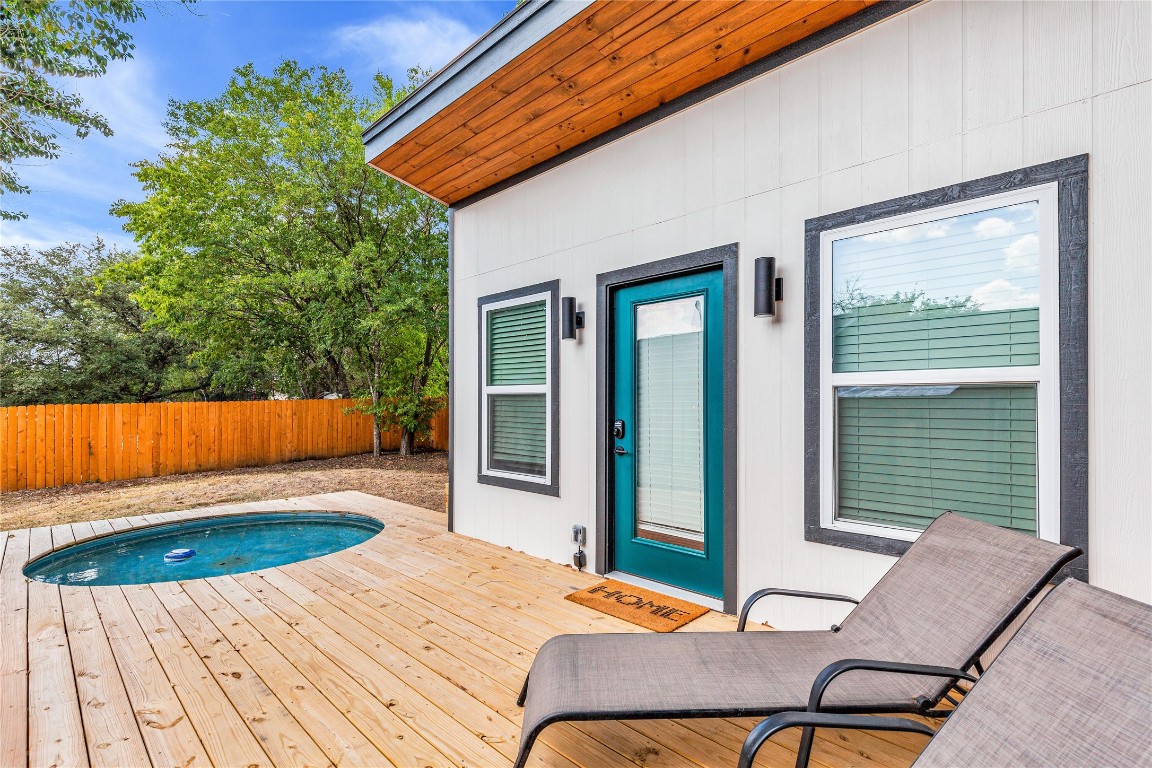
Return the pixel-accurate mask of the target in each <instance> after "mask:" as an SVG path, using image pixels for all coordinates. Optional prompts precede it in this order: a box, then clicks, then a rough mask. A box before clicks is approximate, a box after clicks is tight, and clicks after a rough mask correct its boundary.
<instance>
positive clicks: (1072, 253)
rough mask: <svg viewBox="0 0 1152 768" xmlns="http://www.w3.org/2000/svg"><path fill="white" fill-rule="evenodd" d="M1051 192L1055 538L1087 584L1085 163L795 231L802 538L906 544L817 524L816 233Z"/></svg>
mask: <svg viewBox="0 0 1152 768" xmlns="http://www.w3.org/2000/svg"><path fill="white" fill-rule="evenodd" d="M1053 182H1055V183H1056V184H1057V200H1058V202H1057V206H1058V210H1057V221H1058V230H1059V242H1058V244H1057V249H1058V253H1057V262H1058V272H1059V278H1058V279H1059V289H1058V290H1059V307H1058V312H1059V318H1058V323H1057V326H1058V328H1059V335H1060V338H1059V342H1058V345H1059V349H1060V365H1059V372H1058V375H1059V377H1060V424H1059V431H1060V459H1059V467H1060V540H1061V543H1063V544H1067V545H1070V546H1075V547H1079V548H1080V549H1081V550H1083V552H1084V554H1083V555H1082V556H1081V557H1079V558H1077V559H1076V560H1075V561H1074V562H1073V563H1072V564H1071V565H1069V566H1068V568H1067V569H1066V570H1065V573H1066V574H1067V575H1070V576H1073V577H1075V578H1078V579H1081V580H1083V581H1087V580H1088V155H1086V154H1084V155H1077V156H1074V157H1068V158H1064V159H1062V160H1055V161H1052V162H1048V163H1041V164H1039V165H1033V166H1029V167H1027V168H1021V169H1019V170H1015V171H1009V172H1007V173H1001V174H997V175H994V176H987V177H984V178H981V179H976V180H974V181H966V182H962V183H960V184H954V185H951V186H947V187H939V188H937V189H933V190H930V191H928V192H922V193H918V194H913V195H906V196H904V197H898V198H894V199H892V200H886V201H884V202H880V203H873V204H870V205H864V206H860V207H858V208H852V209H849V210H846V211H840V212H837V213H832V214H828V215H826V216H819V217H816V218H812V219H808V220H807V221H806V222H805V228H804V421H805V430H804V538H805V540H807V541H811V542H815V543H819V544H828V545H831V546H838V547H847V548H849V549H858V550H863V551H866V552H875V553H879V554H884V555H892V556H899V555H902V554H904V552H905V551H907V549H908V547H909V546H911V542H908V541H903V540H899V539H891V538H887V537H884V536H873V535H868V534H862V533H852V532H848V531H841V530H834V529H830V528H825V527H823V526H822V525H821V518H820V508H821V496H820V494H821V477H820V472H821V466H820V420H821V418H822V413H821V408H820V394H821V392H820V387H821V382H820V358H821V349H820V321H821V312H822V311H823V304H822V301H821V299H822V297H821V295H820V268H821V264H820V235H821V233H822V232H824V231H826V230H831V229H839V228H841V227H846V226H849V225H853V224H863V223H867V222H871V221H877V220H880V219H886V218H889V217H892V216H897V215H901V214H907V213H914V212H919V211H924V210H928V209H931V208H936V207H939V206H943V205H948V204H951V203H957V202H961V201H967V200H974V199H977V198H981V197H988V196H990V195H996V194H1000V193H1002V192H1009V191H1013V190H1019V189H1024V188H1027V187H1033V186H1038V185H1041V184H1050V183H1053Z"/></svg>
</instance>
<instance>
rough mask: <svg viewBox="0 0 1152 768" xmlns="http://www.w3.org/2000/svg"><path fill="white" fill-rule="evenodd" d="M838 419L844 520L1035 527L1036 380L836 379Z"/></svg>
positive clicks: (915, 526)
mask: <svg viewBox="0 0 1152 768" xmlns="http://www.w3.org/2000/svg"><path fill="white" fill-rule="evenodd" d="M836 418H837V422H838V423H837V446H836V449H837V457H836V461H837V464H836V471H837V474H838V481H839V482H838V486H839V490H838V497H837V505H836V506H837V510H836V513H837V518H838V519H842V520H853V521H859V522H865V523H878V524H882V525H892V526H896V527H900V528H912V529H923V528H925V527H926V526H927V525H928V524H929V523H931V522H932V521H933V520H935V519H936V518H937V517H938V516H939V515H941V514H942V513H944V512H946V511H952V512H957V513H961V514H964V515H968V516H970V517H974V518H976V519H978V520H984V521H986V522H990V523H994V524H996V525H1000V526H1004V527H1007V528H1013V529H1016V530H1019V531H1025V532H1028V533H1031V534H1035V533H1036V386H1035V385H1033V384H1026V385H969V386H951V385H950V386H892V387H838V388H837V389H836Z"/></svg>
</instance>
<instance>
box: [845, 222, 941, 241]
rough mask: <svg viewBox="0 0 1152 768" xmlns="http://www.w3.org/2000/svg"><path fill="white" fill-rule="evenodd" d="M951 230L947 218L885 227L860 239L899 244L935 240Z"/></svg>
mask: <svg viewBox="0 0 1152 768" xmlns="http://www.w3.org/2000/svg"><path fill="white" fill-rule="evenodd" d="M951 230H952V222H951V221H950V220H948V219H942V220H940V221H929V222H925V223H924V224H914V225H912V226H910V227H896V228H895V229H886V230H884V231H883V232H873V233H872V234H869V235H864V236H862V237H861V238H860V239H861V240H863V241H864V242H866V243H885V244H891V245H900V244H903V243H911V242H913V241H915V240H935V239H937V238H940V237H947V236H948V233H949V232H950V231H951Z"/></svg>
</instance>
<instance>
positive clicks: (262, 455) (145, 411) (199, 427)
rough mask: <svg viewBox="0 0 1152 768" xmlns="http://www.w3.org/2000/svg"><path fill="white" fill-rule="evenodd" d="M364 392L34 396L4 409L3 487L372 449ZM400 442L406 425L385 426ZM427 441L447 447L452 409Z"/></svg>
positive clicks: (395, 443) (390, 444) (387, 441)
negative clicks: (326, 395)
mask: <svg viewBox="0 0 1152 768" xmlns="http://www.w3.org/2000/svg"><path fill="white" fill-rule="evenodd" d="M355 404H356V401H354V400H249V401H240V402H226V403H124V404H115V405H106V404H102V405H28V406H16V407H10V408H0V491H3V492H7V491H18V490H23V489H25V488H50V487H53V486H57V485H70V484H72V483H87V482H106V481H109V480H131V479H133V478H137V477H155V476H158V475H175V474H180V473H182V472H204V471H208V470H213V469H232V468H235V467H255V466H263V465H265V464H279V463H281V462H285V461H298V460H301V459H323V458H333V457H337V456H351V455H355V454H359V453H367V452H369V451H371V450H372V417H371V416H367V415H365V414H362V413H357V412H349V409H350V408H352V407H353V406H354V405H355ZM381 442H382V447H383V448H384V450H389V451H394V450H397V449H399V447H400V430H399V429H392V430H389V431H385V432H384V433H383V434H382V435H381ZM419 445H420V446H422V447H427V448H435V449H439V450H447V448H448V411H447V409H444V410H441V411H440V412H439V413H437V414H436V416H435V417H434V418H433V420H432V432H431V434H430V435H429V436H428V437H427V438H425V439H423V440H421V441H420V442H419Z"/></svg>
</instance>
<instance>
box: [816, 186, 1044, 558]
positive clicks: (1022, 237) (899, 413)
mask: <svg viewBox="0 0 1152 768" xmlns="http://www.w3.org/2000/svg"><path fill="white" fill-rule="evenodd" d="M1055 186H1056V185H1054V184H1050V185H1044V186H1037V187H1032V188H1025V189H1020V190H1016V191H1013V192H1009V193H1004V194H1001V195H991V196H986V197H980V198H977V199H973V200H969V201H964V202H959V203H953V204H951V205H943V206H938V207H934V208H928V209H925V210H920V211H917V212H916V213H912V214H905V215H901V216H895V217H891V218H883V219H877V220H874V221H870V222H868V223H866V224H855V225H852V226H847V227H840V228H838V229H832V230H828V231H824V232H822V233H821V240H820V249H821V254H820V258H821V265H820V266H821V302H822V304H823V306H824V308H825V309H824V311H823V312H822V313H821V314H822V316H821V321H820V322H821V325H820V333H821V350H822V359H821V376H820V381H821V392H820V402H821V424H820V429H821V433H822V439H821V446H820V449H821V464H822V470H821V474H820V477H821V485H822V490H821V525H822V526H824V527H827V528H833V529H837V530H841V531H847V532H856V533H863V534H868V535H873V536H882V537H888V538H895V539H903V540H912V539H914V538H915V537H916V535H917V534H918V533H919V531H921V530H923V529H924V528H925V527H927V526H928V525H929V524H930V523H931V522H932V521H933V520H935V519H936V518H937V517H938V516H940V515H941V514H943V513H945V512H949V511H950V512H956V513H959V514H963V515H967V516H969V517H973V518H976V519H979V520H984V521H987V522H991V523H994V524H996V525H1001V526H1004V527H1006V528H1011V529H1014V530H1018V531H1022V532H1025V533H1028V534H1032V535H1039V536H1043V537H1044V538H1050V539H1056V540H1058V537H1059V530H1058V527H1059V512H1058V496H1059V480H1058V477H1057V475H1058V472H1057V470H1056V466H1057V458H1056V457H1058V451H1059V446H1058V445H1057V444H1056V443H1057V442H1058V433H1059V429H1058V425H1059V387H1058V382H1057V381H1056V380H1055V378H1056V374H1055V372H1056V371H1057V370H1059V369H1058V360H1057V357H1058V354H1059V348H1058V344H1057V338H1056V336H1057V334H1058V330H1057V326H1056V315H1057V311H1056V306H1055V304H1056V301H1055V296H1056V285H1057V283H1058V277H1059V276H1058V275H1057V274H1056V264H1057V261H1056V254H1057V242H1056V239H1057V232H1056V224H1055V222H1056V211H1055V206H1056V194H1055Z"/></svg>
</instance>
